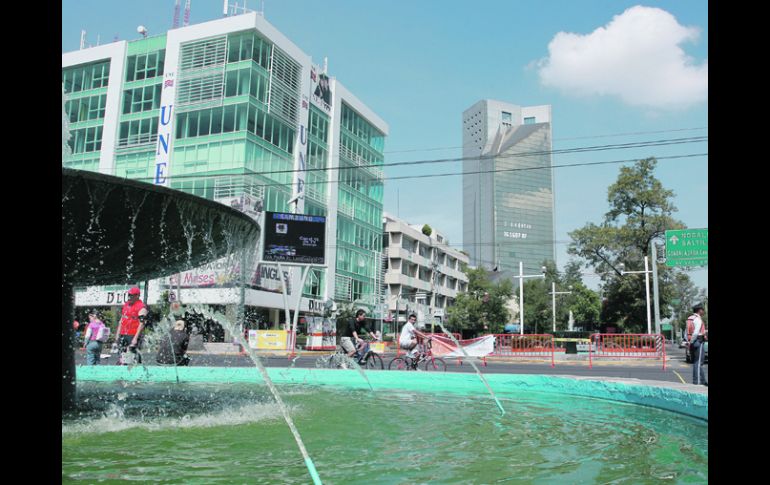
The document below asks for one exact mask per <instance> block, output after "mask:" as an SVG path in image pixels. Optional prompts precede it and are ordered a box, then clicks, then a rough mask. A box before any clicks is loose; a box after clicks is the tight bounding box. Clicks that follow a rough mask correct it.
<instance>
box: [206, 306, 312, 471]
mask: <svg viewBox="0 0 770 485" xmlns="http://www.w3.org/2000/svg"><path fill="white" fill-rule="evenodd" d="M194 310H195V311H196V312H198V313H202V314H203V315H204V316H205V317H207V318H209V319H211V320H214V321H216V322H219V323H220V325H224V326H225V327H226V328H227V329H228V330H229V331H230V333H232V334H233V335H234V336H235V337H236V338H237V339H238V342H239V343H240V344H241V346H243V348H244V349H246V350H247V352H248V353H249V356H250V357H251V360H252V361H253V362H254V364H255V365H256V366H257V369H259V372H260V374H261V375H262V379H263V380H264V381H265V383H266V384H267V387H268V388H269V389H270V392H271V394H272V395H273V398H275V401H276V403H278V407H279V408H280V410H281V413H282V414H283V418H284V420H285V421H286V424H287V425H288V426H289V429H291V432H292V434H293V435H294V439H295V441H296V442H297V446H298V447H299V450H300V452H301V453H302V456H303V457H304V459H305V465H306V466H307V469H308V472H310V476H311V477H312V478H313V483H315V484H316V485H320V484H321V478H320V477H319V476H318V472H317V471H316V468H315V465H314V464H313V460H312V459H311V458H310V455H309V454H308V452H307V449H306V448H305V444H304V443H303V442H302V437H301V436H300V435H299V431H297V427H296V426H294V421H293V420H292V419H291V415H290V414H289V410H288V408H287V406H286V404H285V403H284V402H283V399H281V395H280V394H279V393H278V389H276V387H275V384H273V381H272V380H271V379H270V376H269V375H268V374H267V370H266V369H265V366H264V365H263V364H262V361H261V360H260V358H259V356H258V355H257V354H256V353H255V352H254V350H253V349H252V348H251V347H249V345H248V343H247V342H246V341H245V340H244V338H243V334H242V333H241V332H239V331H238V329H237V328H236V326H235V324H234V323H233V322H231V321H230V320H229V319H227V318H226V317H225V316H224V315H222V314H220V313H217V312H211V311H210V310H208V309H206V308H204V307H195V309H194Z"/></svg>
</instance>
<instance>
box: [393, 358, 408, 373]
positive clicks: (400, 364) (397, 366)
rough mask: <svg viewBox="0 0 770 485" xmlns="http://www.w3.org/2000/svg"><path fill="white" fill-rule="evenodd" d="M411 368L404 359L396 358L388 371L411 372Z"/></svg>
mask: <svg viewBox="0 0 770 485" xmlns="http://www.w3.org/2000/svg"><path fill="white" fill-rule="evenodd" d="M410 369H411V367H410V366H409V364H408V363H407V362H406V359H405V358H403V357H396V358H395V359H393V360H391V361H390V363H389V364H388V370H410Z"/></svg>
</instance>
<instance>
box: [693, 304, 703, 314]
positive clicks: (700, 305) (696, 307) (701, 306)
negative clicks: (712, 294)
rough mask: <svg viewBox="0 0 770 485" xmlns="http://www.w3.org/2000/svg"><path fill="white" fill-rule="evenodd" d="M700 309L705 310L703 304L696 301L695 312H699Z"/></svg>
mask: <svg viewBox="0 0 770 485" xmlns="http://www.w3.org/2000/svg"><path fill="white" fill-rule="evenodd" d="M698 310H703V304H701V303H696V304H695V306H694V307H692V311H693V313H695V312H697V311H698Z"/></svg>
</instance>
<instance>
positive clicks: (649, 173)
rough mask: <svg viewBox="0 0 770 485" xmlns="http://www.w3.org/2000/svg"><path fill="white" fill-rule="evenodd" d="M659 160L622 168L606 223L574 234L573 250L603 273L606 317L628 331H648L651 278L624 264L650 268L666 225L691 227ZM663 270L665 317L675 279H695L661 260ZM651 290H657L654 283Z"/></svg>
mask: <svg viewBox="0 0 770 485" xmlns="http://www.w3.org/2000/svg"><path fill="white" fill-rule="evenodd" d="M656 164H657V161H656V160H655V159H654V158H648V159H645V160H640V161H638V162H637V163H636V164H635V165H634V166H632V167H623V168H621V169H620V174H619V175H618V179H617V181H616V182H615V183H614V184H612V185H610V187H609V188H608V190H607V201H608V204H609V211H608V212H607V213H606V214H605V215H604V220H603V221H602V223H601V224H599V225H597V224H594V223H588V224H586V225H585V226H583V227H582V228H580V229H577V230H575V231H572V232H571V233H570V234H569V235H570V237H571V238H572V242H571V243H570V246H569V248H568V253H569V254H571V255H574V256H578V257H580V258H582V259H584V260H585V261H586V262H587V264H588V266H590V267H592V268H593V269H594V271H596V272H597V273H599V274H601V275H602V276H601V278H602V290H603V295H604V299H605V301H604V302H603V304H602V309H601V315H600V318H601V320H602V321H603V322H608V323H609V322H614V323H619V324H620V325H621V326H623V327H624V329H625V331H626V332H641V333H646V331H647V303H646V295H645V278H644V274H635V275H625V276H621V274H620V269H619V267H620V264H621V263H623V264H624V265H625V269H626V270H627V271H640V270H644V257H645V256H649V252H650V244H651V243H652V242H653V241H655V240H660V239H662V238H663V237H665V231H666V230H670V229H682V228H684V227H685V226H684V224H683V223H682V222H680V221H678V220H676V219H674V218H673V217H672V214H673V213H674V212H676V210H677V209H676V207H674V205H673V202H672V199H673V197H674V192H673V191H671V190H667V189H665V188H664V187H663V185H662V184H661V183H660V181H659V180H657V179H656V178H655V177H654V175H653V172H654V170H655V166H656ZM651 263H652V264H656V263H655V262H652V261H651ZM657 270H658V277H659V297H660V299H659V302H660V309H661V318H667V317H668V316H670V315H671V312H672V309H671V307H670V302H671V300H672V299H674V298H675V296H674V295H675V294H676V290H675V289H674V288H675V286H676V283H675V281H677V280H679V284H680V285H685V286H686V284H685V283H684V281H683V280H682V278H685V279H686V280H689V277H688V276H687V275H686V274H684V273H683V272H682V271H681V270H679V269H674V268H668V267H666V266H664V265H662V264H658V267H657ZM677 275H678V276H677ZM650 291H651V293H652V282H650ZM650 298H652V294H651V295H650ZM525 300H526V298H525Z"/></svg>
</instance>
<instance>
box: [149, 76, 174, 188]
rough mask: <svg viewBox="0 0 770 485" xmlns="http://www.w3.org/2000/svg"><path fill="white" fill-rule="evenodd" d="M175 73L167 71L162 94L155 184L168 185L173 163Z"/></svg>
mask: <svg viewBox="0 0 770 485" xmlns="http://www.w3.org/2000/svg"><path fill="white" fill-rule="evenodd" d="M174 84H175V83H174V73H173V72H167V73H166V74H165V80H164V82H163V91H161V96H160V120H159V123H158V144H157V146H156V150H155V176H154V183H155V185H165V186H168V175H169V166H170V165H171V133H172V130H173V125H174V123H173V121H174V112H173V110H174V96H175V95H176V88H175V87H174Z"/></svg>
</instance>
